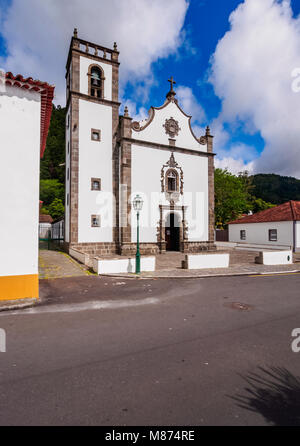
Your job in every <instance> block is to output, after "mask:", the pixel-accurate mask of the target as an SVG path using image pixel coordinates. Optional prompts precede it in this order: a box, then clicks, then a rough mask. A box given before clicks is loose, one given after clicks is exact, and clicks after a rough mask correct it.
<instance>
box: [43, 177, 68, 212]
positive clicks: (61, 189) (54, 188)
mask: <svg viewBox="0 0 300 446" xmlns="http://www.w3.org/2000/svg"><path fill="white" fill-rule="evenodd" d="M64 197H65V186H64V185H63V184H62V183H60V182H59V181H58V180H41V182H40V199H41V201H42V202H43V206H44V207H48V206H49V205H50V204H51V203H52V202H53V201H54V200H55V198H58V199H60V200H61V201H62V202H64Z"/></svg>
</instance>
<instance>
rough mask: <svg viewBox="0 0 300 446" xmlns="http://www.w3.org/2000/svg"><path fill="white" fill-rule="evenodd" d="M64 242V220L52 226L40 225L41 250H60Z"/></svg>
mask: <svg viewBox="0 0 300 446" xmlns="http://www.w3.org/2000/svg"><path fill="white" fill-rule="evenodd" d="M63 242H64V220H61V221H59V222H56V223H53V224H52V225H50V224H49V225H45V224H40V225H39V248H40V249H47V250H48V251H50V250H51V249H54V250H56V249H59V248H60V245H61V244H62V243H63Z"/></svg>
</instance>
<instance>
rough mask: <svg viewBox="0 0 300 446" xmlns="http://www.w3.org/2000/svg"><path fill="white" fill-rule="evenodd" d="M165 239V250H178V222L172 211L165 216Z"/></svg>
mask: <svg viewBox="0 0 300 446" xmlns="http://www.w3.org/2000/svg"><path fill="white" fill-rule="evenodd" d="M165 240H166V250H167V251H180V223H179V219H178V217H177V215H176V214H174V213H171V214H169V216H168V218H167V222H166V234H165Z"/></svg>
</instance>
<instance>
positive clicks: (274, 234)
mask: <svg viewBox="0 0 300 446" xmlns="http://www.w3.org/2000/svg"><path fill="white" fill-rule="evenodd" d="M277 239H278V238H277V229H270V230H269V242H277Z"/></svg>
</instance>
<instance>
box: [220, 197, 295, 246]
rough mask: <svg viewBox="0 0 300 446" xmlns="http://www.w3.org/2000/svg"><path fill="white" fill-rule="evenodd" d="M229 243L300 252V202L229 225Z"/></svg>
mask: <svg viewBox="0 0 300 446" xmlns="http://www.w3.org/2000/svg"><path fill="white" fill-rule="evenodd" d="M229 241H230V242H236V243H253V244H259V245H266V247H267V246H268V245H273V246H274V245H275V246H281V247H288V248H290V249H293V251H295V252H300V201H289V202H287V203H284V204H281V205H280V206H276V207H274V208H271V209H267V210H265V211H261V212H258V213H257V214H253V215H248V216H246V217H243V218H240V219H239V220H236V221H233V222H231V223H229Z"/></svg>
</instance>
